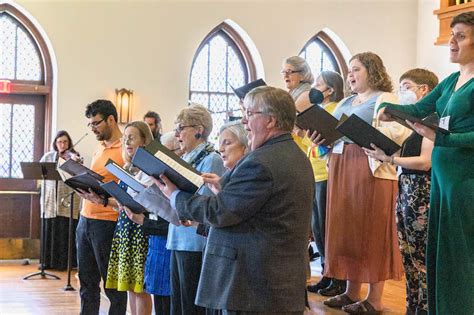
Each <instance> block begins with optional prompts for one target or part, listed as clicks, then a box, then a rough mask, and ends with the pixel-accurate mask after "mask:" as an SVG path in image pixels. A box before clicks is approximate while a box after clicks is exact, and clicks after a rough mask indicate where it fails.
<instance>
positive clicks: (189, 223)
mask: <svg viewBox="0 0 474 315" xmlns="http://www.w3.org/2000/svg"><path fill="white" fill-rule="evenodd" d="M179 223H181V225H182V226H185V227H190V226H198V225H199V223H197V222H196V221H191V220H181V221H179Z"/></svg>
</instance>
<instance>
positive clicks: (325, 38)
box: [301, 31, 349, 80]
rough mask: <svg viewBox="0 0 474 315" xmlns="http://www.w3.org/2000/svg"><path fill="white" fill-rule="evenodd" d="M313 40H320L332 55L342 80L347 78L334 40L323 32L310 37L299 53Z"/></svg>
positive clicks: (342, 57) (346, 70)
mask: <svg viewBox="0 0 474 315" xmlns="http://www.w3.org/2000/svg"><path fill="white" fill-rule="evenodd" d="M315 40H320V41H321V42H322V43H323V44H324V45H326V47H327V48H328V49H329V50H330V52H331V53H332V54H333V55H334V58H335V59H336V63H337V67H338V68H339V69H338V70H339V71H340V73H341V76H342V77H343V78H344V80H345V79H346V78H347V73H348V71H349V70H348V67H347V63H346V60H345V59H344V56H343V55H342V53H341V51H340V50H339V48H338V47H337V45H336V43H335V42H334V40H333V39H332V38H331V37H330V36H329V35H328V34H327V33H326V32H324V31H319V32H318V33H316V35H314V36H313V37H311V38H310V39H309V40H308V41H307V42H306V44H305V45H304V46H303V48H302V49H301V51H303V50H304V49H305V48H306V47H307V46H308V45H309V44H311V43H312V42H313V41H315Z"/></svg>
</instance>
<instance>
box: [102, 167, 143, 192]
mask: <svg viewBox="0 0 474 315" xmlns="http://www.w3.org/2000/svg"><path fill="white" fill-rule="evenodd" d="M105 168H106V169H107V170H108V171H109V172H110V173H112V174H113V175H114V176H115V177H117V178H118V179H120V180H121V181H122V182H124V183H125V184H127V186H128V187H130V188H131V189H133V190H134V191H136V192H141V191H143V190H144V189H145V188H146V187H145V186H144V185H143V184H142V183H140V182H139V181H137V180H136V179H135V178H134V177H133V176H132V175H131V174H129V173H128V172H127V171H126V170H124V169H123V168H122V167H121V166H120V165H118V164H117V163H115V162H114V161H113V160H111V159H109V160H108V161H107V163H106V164H105Z"/></svg>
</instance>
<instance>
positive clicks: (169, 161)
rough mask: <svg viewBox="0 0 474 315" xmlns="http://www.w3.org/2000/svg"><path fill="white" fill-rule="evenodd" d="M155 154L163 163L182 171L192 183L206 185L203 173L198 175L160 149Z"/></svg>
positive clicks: (179, 171) (199, 185) (198, 185)
mask: <svg viewBox="0 0 474 315" xmlns="http://www.w3.org/2000/svg"><path fill="white" fill-rule="evenodd" d="M155 156H156V157H157V158H158V159H160V160H161V161H162V162H163V163H165V164H166V165H168V166H169V167H171V168H172V169H174V170H176V171H177V172H178V173H180V174H181V175H182V176H183V177H185V178H186V179H188V180H189V181H190V182H191V183H193V184H194V185H196V186H197V187H201V186H202V185H204V180H203V179H202V177H201V175H198V174H196V173H194V172H192V171H191V170H189V169H187V168H185V167H183V166H181V165H180V164H179V163H177V162H176V161H175V160H173V159H172V158H170V157H169V156H167V155H166V154H165V153H163V152H161V151H158V152H156V153H155Z"/></svg>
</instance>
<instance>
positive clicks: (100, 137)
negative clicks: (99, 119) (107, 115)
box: [95, 129, 112, 141]
mask: <svg viewBox="0 0 474 315" xmlns="http://www.w3.org/2000/svg"><path fill="white" fill-rule="evenodd" d="M111 134H112V133H111V132H110V129H106V130H104V131H103V132H102V133H100V134H98V135H96V136H95V137H96V139H97V140H98V141H107V140H109V139H110V137H111Z"/></svg>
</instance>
